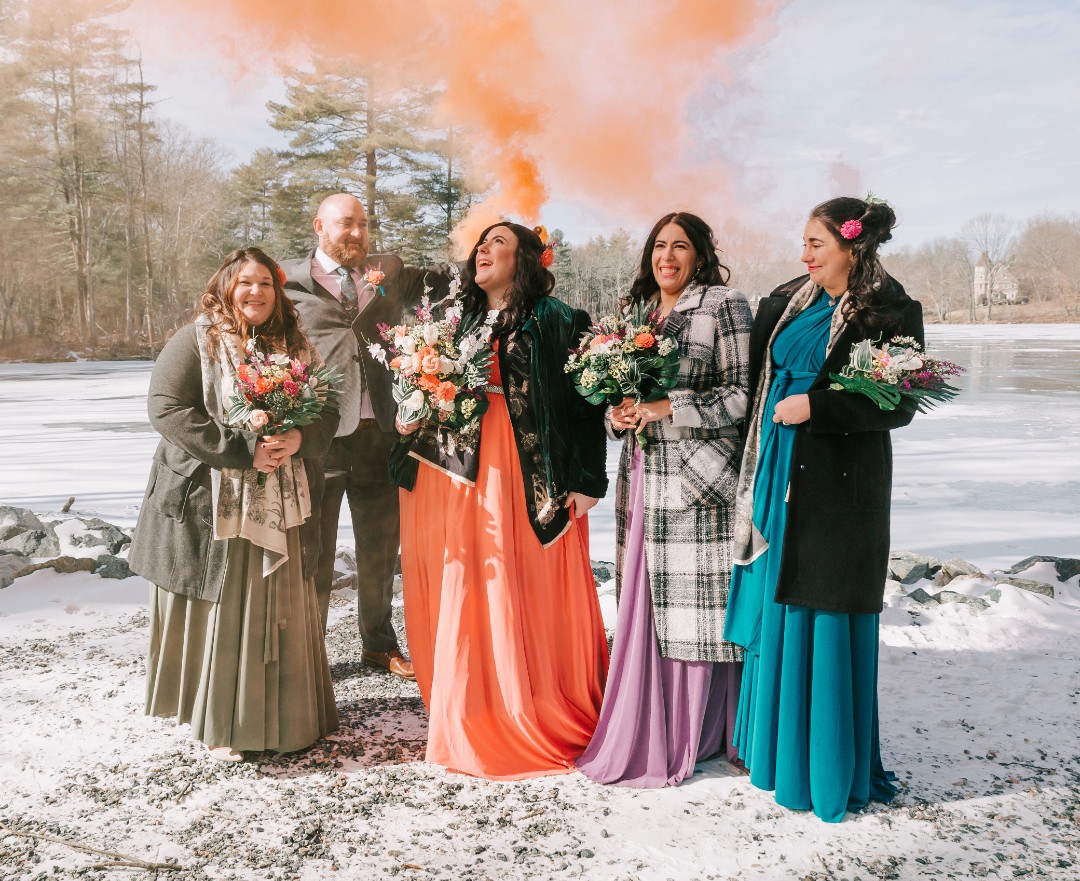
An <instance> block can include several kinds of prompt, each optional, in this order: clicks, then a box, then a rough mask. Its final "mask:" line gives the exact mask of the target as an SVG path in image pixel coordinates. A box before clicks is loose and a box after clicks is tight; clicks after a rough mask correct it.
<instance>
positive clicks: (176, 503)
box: [150, 462, 197, 523]
mask: <svg viewBox="0 0 1080 881" xmlns="http://www.w3.org/2000/svg"><path fill="white" fill-rule="evenodd" d="M151 480H152V485H151V489H150V500H151V501H152V502H153V504H154V507H155V508H157V509H158V511H160V512H161V513H162V514H163V515H164V516H166V517H168V518H169V519H170V520H175V521H177V522H178V523H179V522H182V521H183V519H184V511H185V509H186V508H187V502H188V497H189V496H190V495H191V490H192V487H193V486H195V484H196V483H197V481H196V476H195V475H194V474H181V473H179V472H178V471H174V470H173V469H172V468H170V467H169V466H168V465H166V464H165V463H164V462H158V463H157V464H156V465H155V466H154V475H153V477H152V478H151Z"/></svg>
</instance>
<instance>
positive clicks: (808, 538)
mask: <svg viewBox="0 0 1080 881" xmlns="http://www.w3.org/2000/svg"><path fill="white" fill-rule="evenodd" d="M806 281H807V276H802V277H801V278H798V279H795V280H794V281H791V282H788V283H787V284H784V285H781V286H780V287H779V288H777V289H776V290H775V291H774V292H773V293H772V294H771V295H770V296H768V297H766V298H764V299H763V300H762V301H761V302H760V304H759V306H758V311H757V315H756V316H755V319H754V325H753V329H752V331H751V339H750V346H751V359H752V360H751V365H752V371H753V376H754V377H755V379H754V382H755V384H756V382H757V379H756V378H757V377H758V376H760V375H761V373H762V371H763V368H764V363H765V362H764V359H765V358H770V357H772V355H771V352H770V351H769V349H768V344H769V341H770V340H771V339H772V338H773V334H774V331H775V330H776V329H777V324H778V322H779V320H780V317H781V316H782V315H783V312H784V310H785V309H786V308H787V305H788V301H789V300H790V298H791V296H792V294H793V293H795V292H796V291H798V290H799V288H801V287H802V286H803V285H804V284H805V283H806ZM889 281H890V283H891V284H892V286H893V292H894V293H895V295H896V296H897V298H898V301H899V302H898V308H899V318H898V320H897V321H896V322H895V325H894V326H889V327H883V328H880V330H875V331H874V333H873V334H872V336H873V337H874V338H877V337H878V335H879V333H880V336H881V339H882V340H883V341H888V340H890V339H892V338H893V337H895V336H908V337H913V338H915V339H916V340H917V341H918V342H919V343H920V344H922V342H923V316H922V305H921V304H920V303H919V302H918V301H917V300H913V299H911V298H910V297H909V296H908V295H907V294H906V292H905V291H904V289H903V287H902V286H901V285H900V284H899V282H897V281H896V280H895V279H892V278H890V279H889ZM865 338H866V335H865V334H860V333H858V332H857V331H856V330H855V329H854V328H853V327H852V326H851V325H850V324H847V325H845V326H844V327H843V329H842V330H841V331H840V333H839V335H838V336H837V338H836V342H835V344H834V345H833V348H832V351H831V352H829V354H828V357H826V359H825V363H824V365H823V366H822V368H821V371H820V372H819V373H818V375H817V377H816V378H815V379H814V382H813V384H812V385H811V386H810V389H809V392H808V396H809V399H810V419H809V420H808V421H807V422H804V423H803V424H801V425H799V426H798V428H797V433H796V437H795V445H794V451H793V453H792V459H791V473H790V482H789V487H788V514H787V528H786V530H785V533H784V543H783V550H782V556H781V564H780V576H779V579H778V582H777V585H776V594H775V597H774V599H775V600H776V602H778V603H786V604H788V605H793V606H806V607H809V608H814V609H822V610H824V611H832V612H844V613H848V614H854V613H867V614H877V613H878V612H880V611H881V607H882V599H883V595H884V591H885V578H886V574H887V571H888V564H889V514H890V503H891V498H892V442H891V440H890V437H889V432H890V431H891V430H892V429H894V428H900V427H902V426H904V425H907V424H908V423H910V422H911V420H912V418H913V417H912V414H911V413H908V412H907V411H906V410H901V409H897V410H882V409H880V408H879V407H878V406H877V405H876V404H875V403H874V402H873V401H871V400H870V399H869V398H868V397H866V396H865V395H861V394H854V393H852V392H846V391H835V390H833V389H830V388H829V383H830V381H831V380H830V379H829V374H830V373H839V372H840V370H841V369H842V368H843V367H844V366H845V365H846V364H847V363H848V359H849V357H850V354H851V350H852V348H853V347H854V346H855V345H856V344H857V343H859V342H860V341H861V340H863V339H865ZM754 387H755V386H751V388H754ZM759 394H762V395H767V394H768V389H760V390H759ZM763 418H765V419H771V418H772V414H771V413H766V414H764V417H763Z"/></svg>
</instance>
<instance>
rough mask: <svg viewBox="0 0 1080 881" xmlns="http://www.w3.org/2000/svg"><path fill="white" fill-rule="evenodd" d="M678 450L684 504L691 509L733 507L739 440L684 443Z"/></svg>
mask: <svg viewBox="0 0 1080 881" xmlns="http://www.w3.org/2000/svg"><path fill="white" fill-rule="evenodd" d="M679 446H680V448H681V452H682V456H681V465H682V468H681V471H680V474H679V477H680V481H681V485H682V498H683V501H684V502H685V503H686V504H687V505H690V506H693V507H705V506H716V505H731V504H734V502H735V488H736V486H737V485H738V483H739V443H738V439H737V438H730V437H718V438H709V439H708V440H684V441H680V442H679Z"/></svg>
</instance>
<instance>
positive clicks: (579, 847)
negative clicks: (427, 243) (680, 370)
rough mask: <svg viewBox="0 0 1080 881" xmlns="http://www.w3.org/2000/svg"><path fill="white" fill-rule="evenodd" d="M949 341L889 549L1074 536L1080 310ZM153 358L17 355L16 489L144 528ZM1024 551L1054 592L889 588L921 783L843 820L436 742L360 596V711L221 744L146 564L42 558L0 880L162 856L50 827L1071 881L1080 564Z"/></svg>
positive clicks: (12, 453) (897, 724) (481, 857)
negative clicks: (1062, 565)
mask: <svg viewBox="0 0 1080 881" xmlns="http://www.w3.org/2000/svg"><path fill="white" fill-rule="evenodd" d="M930 339H931V341H932V343H933V344H934V345H935V349H936V352H937V353H938V354H940V355H943V356H945V357H951V358H954V359H956V360H959V361H963V362H966V363H967V364H968V365H970V367H971V372H970V373H969V375H968V376H967V377H965V380H964V383H965V386H966V389H967V390H966V391H965V394H964V395H963V396H961V397H960V398H959V399H958V400H957V401H955V402H953V403H951V404H949V405H947V406H946V407H944V408H942V409H941V410H940V411H939V412H937V413H933V414H930V415H928V416H921V417H919V419H917V420H916V422H915V424H914V425H913V426H912V427H911V428H909V429H906V430H905V431H903V432H897V433H896V435H895V441H896V453H897V457H896V475H897V476H896V485H895V490H894V496H895V502H894V521H895V524H894V525H895V528H894V542H893V544H894V547H895V548H897V549H901V548H903V549H908V550H913V551H919V552H923V553H929V554H933V555H935V556H938V557H941V558H943V559H944V558H947V557H965V558H967V559H969V560H970V561H972V562H973V563H976V564H978V566H979V568H980V569H982V570H983V571H985V572H989V570H990V569H992V568H994V567H1004V566H1007V565H1009V564H1012V563H1015V562H1017V561H1018V560H1020V559H1021V558H1023V557H1026V556H1028V555H1030V554H1034V553H1050V554H1055V555H1058V556H1066V557H1080V516H1078V515H1077V513H1076V512H1077V511H1078V510H1080V483H1078V481H1080V476H1078V475H1080V468H1078V466H1080V448H1078V445H1077V443H1076V440H1075V438H1076V436H1077V428H1078V427H1080V425H1078V423H1080V407H1078V404H1080V358H1078V357H1077V355H1078V354H1080V341H1078V339H1077V338H1076V336H1075V327H1069V326H1064V325H1058V326H1047V327H1030V326H1028V327H994V328H988V329H987V328H931V329H930ZM148 376H149V366H148V365H134V366H133V365H117V364H74V365H0V425H3V427H4V431H3V434H2V436H0V500H3V501H4V502H7V503H9V504H17V505H21V506H24V507H28V508H31V509H33V510H35V511H36V512H37V513H39V514H40V515H43V519H49V514H50V512H56V511H58V510H59V508H60V507H61V506H62V505H63V503H64V502H65V501H66V500H67V498H68V496H71V495H74V496H76V504H75V507H74V510H76V511H78V512H80V513H81V514H83V515H96V516H100V517H102V518H104V519H106V520H109V521H112V522H116V523H119V524H121V525H131V524H132V523H133V522H134V517H135V513H136V510H137V505H138V503H139V501H140V499H141V496H142V490H143V483H144V480H145V476H146V472H147V468H148V465H149V460H150V455H151V453H152V449H153V446H154V438H153V435H152V433H150V432H149V430H148V426H147V425H146V420H145V414H144V403H143V395H144V394H145V388H146V382H147V379H148ZM611 519H612V518H611V514H610V508H606V509H602V510H600V511H599V512H598V513H597V515H595V516H593V518H592V520H593V528H594V534H595V538H594V547H593V556H594V557H599V558H603V557H605V556H606V557H607V558H609V559H610V555H609V554H608V553H606V552H607V550H608V549H609V548H610V546H611V539H610V531H611V528H612V526H611ZM62 532H63V531H62ZM65 551H66V552H71V553H74V554H87V553H93V552H92V551H91V550H89V549H87V548H74V547H70V546H68V547H65ZM1020 574H1021V576H1022V577H1023V578H1026V579H1031V580H1034V581H1038V582H1043V583H1044V584H1049V585H1052V586H1053V588H1054V590H1053V593H1054V596H1053V597H1050V596H1044V595H1041V594H1039V593H1034V592H1031V591H1029V590H1023V589H1020V588H1017V587H1012V586H1009V585H1003V584H1001V583H999V582H997V581H995V580H994V579H992V578H990V577H987V576H983V575H982V574H974V575H969V576H961V577H959V578H957V579H956V580H954V581H952V582H951V583H950V584H948V585H947V588H946V589H947V590H948V591H951V592H953V593H954V594H955V595H956V596H954V597H953V599H964V598H968V599H973V600H975V601H976V602H974V604H969V603H966V602H947V603H942V604H940V605H939V604H935V603H919V602H917V601H916V600H914V599H911V598H909V597H908V596H907V594H910V593H912V592H914V591H916V590H917V589H918V588H922V589H924V590H925V591H927V592H928V593H930V594H935V593H937V592H938V591H940V590H941V589H942V588H941V587H940V586H937V585H934V584H932V583H931V582H930V581H926V580H923V581H921V582H919V583H917V584H910V585H903V586H901V585H899V584H898V583H896V582H891V583H890V584H889V589H888V592H887V597H886V601H887V608H886V610H885V612H884V614H883V616H882V648H881V660H882V663H881V687H880V691H881V732H882V752H883V755H884V758H885V761H886V764H887V766H888V767H891V768H892V769H893V770H895V771H896V772H897V773H898V775H899V779H900V781H901V784H902V786H901V790H900V793H899V795H898V797H897V799H896V801H895V802H894V803H893V804H892V805H888V806H883V805H873V806H871V808H870V809H869V810H868V811H866V812H865V813H863V814H861V815H859V816H849V817H848V818H847V819H846V820H845V821H844V822H843V823H841V824H839V825H836V826H831V825H826V824H823V823H821V822H819V821H818V820H817V819H816V818H814V817H812V816H806V815H803V814H795V813H792V812H789V811H786V810H783V809H781V808H779V807H777V806H776V805H775V803H774V801H773V800H772V797H771V795H770V794H769V793H764V792H760V791H758V790H756V789H754V788H753V787H751V786H750V785H749V784H748V782H747V781H746V779H745V778H744V777H741V776H738V775H737V774H734V773H733V772H732V769H731V768H730V767H729V766H728V765H727V764H726V763H724V762H722V761H716V762H709V763H705V764H704V765H702V766H701V768H700V770H699V773H697V774H696V775H695V776H694V777H693V778H691V780H689V781H687V782H686V783H685V784H683V785H682V786H680V787H678V788H677V789H673V790H668V791H658V792H657V791H646V792H641V791H632V790H625V789H619V788H611V787H600V786H596V785H594V784H592V783H590V782H588V781H586V780H584V779H582V778H580V777H579V776H577V775H569V776H563V777H555V778H545V779H541V780H534V781H523V782H515V783H491V782H488V781H482V780H473V779H470V778H466V777H461V776H458V775H453V774H449V773H446V772H443V771H441V770H439V769H435V768H431V767H428V766H427V765H425V764H424V763H423V762H422V756H423V738H424V731H425V721H424V715H423V708H422V705H421V703H420V700H419V697H418V694H417V691H416V689H415V686H413V685H411V684H408V683H404V682H401V681H399V680H392V679H391V678H390V677H388V676H385V675H383V674H381V673H376V672H372V671H370V670H369V669H367V668H363V667H360V666H359V665H358V663H357V658H358V654H359V652H358V646H357V644H356V637H355V625H354V624H353V616H354V615H355V611H354V605H353V604H354V599H353V597H351V596H350V593H349V591H341V592H339V595H338V597H337V598H336V600H335V607H334V609H333V610H332V616H333V617H332V627H331V630H330V639H329V651H330V653H331V663H332V665H333V674H334V679H335V688H336V691H337V696H338V701H339V704H340V707H341V714H342V729H341V730H340V731H339V732H338V733H337V734H336V735H334V736H333V737H331V738H328V739H327V740H325V741H320V743H319V744H317V745H316V746H315V747H314V748H312V749H311V750H309V751H307V752H305V753H303V754H300V755H297V756H290V757H275V756H271V755H259V756H254V757H252V760H251V761H249V762H245V763H243V764H241V765H236V766H232V765H221V764H218V763H214V762H212V761H210V760H208V759H207V758H206V757H205V755H204V753H203V752H202V750H201V749H200V748H199V747H198V745H196V744H194V743H192V742H191V741H190V740H189V739H188V737H187V734H186V731H185V730H184V729H183V728H182V727H181V728H177V727H175V726H173V725H172V724H171V723H169V722H165V721H162V720H157V719H148V718H146V717H144V716H143V715H142V689H143V658H144V653H145V647H146V623H147V616H146V592H147V585H146V583H145V582H144V581H142V580H141V579H138V578H129V579H126V580H123V581H111V580H106V579H102V578H100V577H99V576H96V575H93V574H89V573H85V572H80V573H76V574H72V575H58V574H56V573H55V572H53V571H51V570H43V571H39V572H36V573H34V574H32V575H28V576H24V577H22V578H19V579H17V580H16V581H15V583H14V584H13V585H12V586H10V587H8V588H5V589H2V590H0V824H2V825H3V826H4V827H6V829H4V828H0V877H2V878H3V879H5V881H6V879H12V881H14V879H20V881H21V879H38V878H41V879H44V878H47V877H48V878H55V877H62V878H75V877H82V878H109V879H112V878H129V877H140V876H141V873H139V872H136V871H133V870H132V869H130V868H119V867H116V866H109V865H107V864H109V863H113V862H116V858H115V857H111V856H102V855H100V854H97V855H95V854H90V853H86V852H82V851H78V850H73V849H72V848H70V847H69V846H67V845H64V844H60V843H54V842H49V841H44V840H42V839H41V837H40V836H49V837H52V838H56V839H62V840H65V841H67V842H74V843H78V844H82V845H87V846H90V847H93V848H97V849H99V850H104V851H110V852H114V853H118V854H123V855H125V856H126V857H135V858H139V859H141V860H144V861H150V862H155V863H158V862H170V861H171V862H173V863H174V864H175V865H176V866H177V867H178V869H177V871H168V870H160V871H159V873H158V875H157V877H159V878H167V877H172V878H182V879H204V878H207V879H209V878H212V879H226V878H235V879H252V881H256V879H268V878H300V879H325V878H328V877H339V878H348V879H357V881H367V879H377V878H384V877H398V878H433V877H438V878H469V879H481V878H490V879H503V878H549V877H550V878H562V877H585V876H588V877H590V878H595V879H600V881H604V879H611V881H615V879H619V881H623V879H625V881H629V879H641V881H653V879H655V881H665V879H675V881H683V879H717V881H720V879H723V881H727V879H743V878H762V879H774V878H775V879H781V878H793V879H802V881H824V879H851V881H854V879H856V878H858V879H864V881H867V879H875V878H880V879H901V881H906V879H921V878H967V877H988V878H998V879H1006V878H1008V879H1012V878H1025V877H1041V878H1053V879H1061V881H1075V879H1076V878H1080V857H1078V854H1080V727H1078V724H1077V721H1078V720H1077V717H1078V702H1080V575H1073V576H1071V577H1070V578H1068V579H1066V580H1064V581H1062V580H1060V579H1059V578H1058V575H1057V573H1056V572H1055V571H1054V569H1053V567H1052V566H1051V565H1050V564H1047V563H1038V564H1035V565H1034V566H1033V567H1031V568H1029V569H1028V570H1027V571H1026V572H1024V573H1020ZM978 600H981V601H982V602H977V601H978ZM399 613H400V609H399ZM398 623H399V625H400V614H399V621H398ZM27 836H31V837H27ZM33 836H38V837H33ZM93 867H100V868H93Z"/></svg>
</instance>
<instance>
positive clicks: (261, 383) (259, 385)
mask: <svg viewBox="0 0 1080 881" xmlns="http://www.w3.org/2000/svg"><path fill="white" fill-rule="evenodd" d="M273 388H274V383H273V381H272V380H269V379H267V378H266V377H265V376H260V377H259V378H258V379H256V380H255V391H257V392H258V393H259V394H260V395H265V394H266V393H267V392H268V391H271V390H272V389H273Z"/></svg>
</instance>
